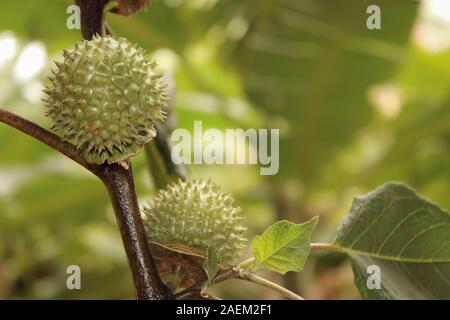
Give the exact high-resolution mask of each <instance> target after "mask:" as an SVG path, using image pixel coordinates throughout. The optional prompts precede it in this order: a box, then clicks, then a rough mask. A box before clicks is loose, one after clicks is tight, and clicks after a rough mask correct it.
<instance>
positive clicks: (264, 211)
mask: <svg viewBox="0 0 450 320" xmlns="http://www.w3.org/2000/svg"><path fill="white" fill-rule="evenodd" d="M71 4H72V2H71V1H54V0H42V1H33V0H25V1H20V2H19V1H3V2H2V3H1V4H0V43H2V42H1V39H5V38H6V37H11V35H12V36H13V37H14V39H15V40H16V41H17V45H16V50H15V51H14V54H13V55H12V56H11V57H9V58H8V59H7V60H6V61H0V105H1V107H3V108H6V109H8V110H11V111H14V112H17V113H19V114H20V115H22V116H24V117H27V118H29V119H32V120H33V121H36V122H38V123H39V124H41V125H43V126H46V127H48V126H49V123H48V120H46V119H45V118H44V117H43V113H44V112H43V111H44V108H43V105H42V103H41V102H40V101H39V98H40V97H42V96H40V95H39V90H40V89H42V83H45V81H46V80H45V77H46V76H47V74H48V72H49V70H50V68H51V66H52V60H53V59H58V58H59V55H60V52H61V50H62V49H63V48H65V47H72V46H73V43H74V42H75V41H77V40H79V39H80V38H81V36H80V32H79V30H68V29H67V28H66V19H67V17H68V15H67V13H66V9H67V6H69V5H71ZM369 4H378V5H379V6H380V7H381V10H382V13H381V14H382V29H381V30H368V29H367V28H366V26H365V23H366V19H367V17H368V15H367V13H366V8H367V6H368V5H369ZM423 6H424V5H423V4H422V5H421V4H420V3H419V2H416V1H409V0H399V1H389V0H373V1H372V0H371V1H366V0H364V1H360V0H352V1H349V0H316V1H310V0H261V1H252V0H239V1H238V0H234V1H232V0H220V1H215V0H159V1H156V0H155V1H153V4H152V5H151V6H150V7H148V8H147V9H146V10H145V11H143V12H140V13H138V14H137V15H135V16H132V17H123V16H118V15H114V14H107V17H106V20H107V22H108V25H109V26H110V27H111V29H112V30H113V32H114V34H115V35H117V36H122V37H127V38H128V39H129V40H131V41H133V42H136V43H138V44H140V45H141V46H143V47H145V48H146V49H148V51H149V52H151V53H152V54H153V56H154V57H155V58H156V59H157V60H158V61H159V62H160V65H161V68H162V69H163V70H164V71H166V72H169V73H170V74H172V75H173V77H174V79H175V83H176V93H175V96H174V99H175V111H176V115H177V119H178V123H177V126H178V127H182V128H187V129H189V130H191V129H192V128H193V121H194V120H202V121H203V126H204V128H207V127H210V128H218V129H221V130H224V129H225V128H259V127H261V128H267V127H269V128H280V129H281V137H282V141H281V145H280V151H281V154H280V159H281V163H280V172H279V174H278V175H276V176H274V177H262V176H260V175H259V170H258V169H257V168H256V167H255V166H243V165H240V166H237V165H234V166H233V165H227V166H220V165H217V166H198V165H196V166H191V168H190V170H191V173H192V176H194V177H204V178H212V179H213V180H214V181H215V182H217V183H219V184H221V185H222V186H223V189H224V190H226V191H229V192H232V193H233V194H234V195H235V197H236V198H237V199H238V202H239V204H240V205H241V206H242V208H243V210H244V212H245V213H246V214H247V216H248V217H249V218H248V221H247V224H248V226H249V227H250V231H249V237H250V238H251V237H252V235H253V234H255V233H260V232H261V231H262V230H263V229H265V228H266V227H267V226H268V225H269V224H270V223H271V222H273V221H274V220H277V219H279V218H289V219H290V220H293V221H304V220H306V219H308V218H310V217H312V216H313V215H315V214H319V215H320V217H321V220H320V221H321V222H320V224H319V228H318V232H317V233H316V234H315V235H313V237H315V238H316V239H315V240H317V241H329V240H331V239H332V238H333V237H334V230H335V227H336V225H337V224H338V222H339V221H340V220H341V218H342V216H343V215H344V214H345V213H346V212H347V210H348V208H349V207H350V205H349V204H350V200H351V198H352V197H354V196H355V195H358V194H361V193H364V192H366V191H368V190H370V189H373V188H374V187H375V186H377V185H380V184H382V183H384V182H386V181H389V180H399V181H402V182H405V183H407V184H409V185H411V186H412V187H414V188H416V189H417V190H418V191H419V193H421V194H423V195H425V196H427V197H429V198H431V199H433V200H434V201H435V202H436V203H438V204H440V205H441V206H442V207H443V208H450V198H449V197H448V194H449V192H450V185H449V181H450V166H449V164H448V159H449V156H450V102H449V98H450V97H449V96H448V92H449V87H450V50H449V48H448V47H447V48H444V49H442V50H439V52H436V51H434V50H431V49H430V48H429V47H427V45H426V43H425V44H424V40H423V39H425V40H426V39H427V37H433V36H434V34H433V33H432V32H431V31H427V29H426V28H425V27H426V23H427V21H428V20H427V19H428V18H427V17H425V16H424V13H423V11H424V10H423V8H422V7H423ZM440 28H441V29H442V30H443V31H442V32H443V33H444V36H445V30H448V28H446V27H445V25H443V26H442V25H441V26H440ZM424 30H425V31H424ZM448 37H449V34H448V33H447V38H446V39H447V40H445V39H444V40H441V41H442V42H444V41H448V39H449V38H448ZM35 41H39V43H42V44H44V46H45V49H46V52H47V56H48V59H47V62H46V63H45V65H44V67H43V69H42V70H40V71H39V73H37V74H36V75H34V76H33V77H31V78H28V79H26V81H20V80H17V79H16V78H17V77H16V78H15V74H16V71H17V70H15V69H17V64H18V63H19V60H20V55H21V52H22V53H23V51H21V50H23V49H24V48H26V46H28V45H30V43H36V42H35ZM449 42H450V41H449ZM2 50H4V48H3V49H2V47H1V46H0V57H1V54H2ZM134 162H135V175H136V182H137V189H138V194H139V197H140V201H141V202H142V203H144V202H145V201H146V200H148V199H149V198H150V197H151V195H152V194H153V193H154V187H153V184H152V181H151V177H150V175H149V172H148V168H146V162H145V159H144V155H139V156H138V157H137V158H135V160H134ZM330 262H332V263H330ZM71 264H76V265H79V266H80V267H81V270H82V290H80V291H77V290H75V291H69V290H67V288H66V277H67V275H66V273H65V270H66V268H67V266H68V265H71ZM277 279H278V278H277ZM290 286H291V287H294V289H296V290H298V291H299V292H300V293H301V294H302V295H304V296H306V297H313V298H356V297H358V295H357V293H356V291H355V289H354V287H353V285H352V275H351V270H350V267H349V263H348V261H346V260H341V259H337V258H335V257H333V256H325V257H324V256H322V255H321V256H312V257H311V258H310V262H309V263H308V264H307V266H306V269H305V271H304V272H303V273H302V274H301V276H300V277H299V278H298V279H297V278H296V279H295V281H294V282H293V283H292V282H291V283H290ZM234 288H235V283H234V282H231V283H230V284H224V285H221V286H219V288H218V291H219V293H220V295H221V296H222V297H224V298H268V297H274V296H271V293H270V292H265V291H261V290H255V289H254V288H253V287H252V286H251V285H249V286H248V288H247V287H246V288H243V289H241V286H240V289H239V290H234ZM0 298H70V299H72V298H73V299H76V298H133V289H132V286H131V280H130V274H129V271H128V266H127V262H126V259H125V255H124V253H123V248H122V244H121V241H120V235H119V232H118V230H117V227H116V224H115V220H114V215H113V213H112V209H111V208H110V205H109V203H108V199H107V195H106V192H105V190H104V188H103V186H102V185H101V183H100V182H98V181H96V180H95V179H94V177H92V176H90V175H89V174H88V173H87V172H85V171H84V170H83V169H82V168H79V167H78V166H77V165H76V164H73V163H71V161H70V160H68V159H65V158H63V157H62V156H60V155H58V154H56V153H55V152H54V151H52V150H51V149H49V148H48V147H46V146H43V145H41V144H39V143H37V142H36V141H34V140H33V139H31V138H29V137H26V136H24V135H22V134H20V133H18V132H16V131H14V130H12V129H10V128H8V127H6V126H4V125H0Z"/></svg>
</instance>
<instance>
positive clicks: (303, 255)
mask: <svg viewBox="0 0 450 320" xmlns="http://www.w3.org/2000/svg"><path fill="white" fill-rule="evenodd" d="M318 221H319V217H318V216H316V217H314V218H312V219H311V220H309V221H308V222H305V223H303V224H296V223H292V222H289V221H286V220H281V221H278V222H276V223H275V224H273V225H272V226H270V227H269V228H268V229H266V231H264V233H263V234H262V235H260V236H259V235H258V236H256V237H255V238H254V239H253V242H252V251H253V255H254V256H255V259H256V261H257V262H258V263H260V264H263V265H264V266H266V267H268V268H269V269H270V270H272V271H275V272H278V273H281V274H285V273H286V272H288V271H297V272H298V271H301V270H303V266H304V265H305V262H306V259H307V258H308V255H309V250H310V243H311V233H312V232H313V231H314V229H315V228H316V225H317V222H318Z"/></svg>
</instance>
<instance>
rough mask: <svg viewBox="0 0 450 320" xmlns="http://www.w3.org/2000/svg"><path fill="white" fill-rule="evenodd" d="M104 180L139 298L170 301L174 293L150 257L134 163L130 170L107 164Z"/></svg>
mask: <svg viewBox="0 0 450 320" xmlns="http://www.w3.org/2000/svg"><path fill="white" fill-rule="evenodd" d="M102 180H103V182H104V183H105V186H106V188H107V189H108V192H109V196H110V198H111V203H112V205H113V208H114V212H115V214H116V218H117V223H118V225H119V229H120V233H121V235H122V241H123V245H124V247H125V252H126V254H127V257H128V262H129V265H130V269H131V273H132V276H133V281H134V286H135V290H136V296H137V297H138V299H141V300H149V299H152V300H155V299H156V300H164V299H168V298H169V297H170V295H171V294H170V292H169V290H168V289H167V288H166V287H165V286H164V285H163V283H162V282H161V279H160V278H159V276H158V273H157V271H156V270H157V269H156V266H155V263H154V261H153V258H152V256H151V254H150V249H149V246H148V241H147V236H146V234H145V229H144V225H143V223H142V218H141V215H140V211H139V205H138V202H137V197H136V192H135V188H134V181H133V173H132V168H131V164H129V168H128V169H125V168H124V167H122V166H120V165H118V164H112V165H107V166H106V167H105V170H104V173H103V177H102Z"/></svg>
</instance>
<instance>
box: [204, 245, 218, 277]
mask: <svg viewBox="0 0 450 320" xmlns="http://www.w3.org/2000/svg"><path fill="white" fill-rule="evenodd" d="M203 270H205V272H206V275H207V276H208V285H211V281H212V279H214V277H215V276H216V274H217V271H218V261H217V251H216V248H215V247H214V246H211V247H208V249H206V260H205V261H204V262H203Z"/></svg>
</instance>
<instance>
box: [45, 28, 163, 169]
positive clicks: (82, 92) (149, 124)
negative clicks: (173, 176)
mask: <svg viewBox="0 0 450 320" xmlns="http://www.w3.org/2000/svg"><path fill="white" fill-rule="evenodd" d="M63 57H64V61H63V62H56V66H57V68H56V69H55V70H53V71H52V73H53V74H52V76H50V77H49V78H50V85H48V86H47V87H46V90H44V91H45V93H47V95H48V97H47V99H45V100H44V101H45V102H46V103H47V108H48V109H47V115H48V116H49V117H50V118H52V120H53V129H54V130H55V131H57V132H58V133H61V135H62V137H63V139H64V140H67V141H69V142H71V143H73V144H75V145H76V146H77V147H78V148H81V149H83V151H84V155H85V157H86V159H87V160H88V161H89V162H93V163H98V164H100V163H103V162H104V161H108V163H113V162H118V161H121V160H124V159H125V158H127V157H129V156H131V155H134V154H136V153H137V152H138V151H139V150H140V147H141V146H142V145H143V144H145V143H146V142H148V141H149V140H151V139H152V138H154V137H155V135H156V131H155V128H154V123H155V122H156V121H159V120H164V115H165V114H164V111H163V108H164V107H165V106H166V104H167V97H166V95H165V89H166V84H165V83H163V81H162V79H161V78H162V74H161V73H158V72H156V71H155V69H156V68H157V64H156V62H155V61H151V60H150V59H148V58H147V57H146V54H145V51H144V50H143V49H142V48H139V47H138V46H137V45H132V44H130V43H129V42H128V41H127V40H125V39H123V38H120V39H114V38H112V37H98V36H96V37H94V38H93V39H92V40H91V41H86V40H85V41H81V42H79V43H77V44H76V46H75V48H74V50H72V51H69V50H64V52H63Z"/></svg>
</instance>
